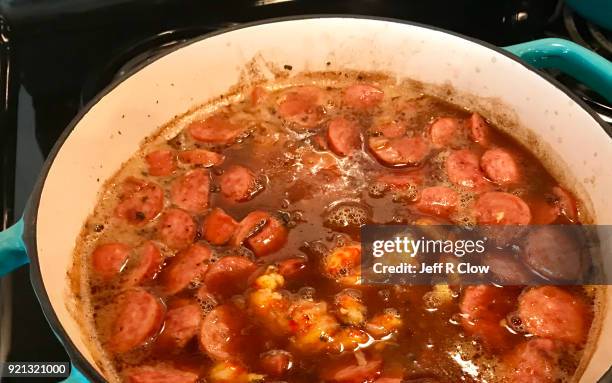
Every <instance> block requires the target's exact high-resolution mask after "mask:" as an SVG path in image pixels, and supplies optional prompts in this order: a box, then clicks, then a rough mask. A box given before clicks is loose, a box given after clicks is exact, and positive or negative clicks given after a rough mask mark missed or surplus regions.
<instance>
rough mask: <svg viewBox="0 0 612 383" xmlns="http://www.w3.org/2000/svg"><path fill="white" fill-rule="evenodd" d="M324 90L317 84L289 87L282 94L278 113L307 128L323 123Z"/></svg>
mask: <svg viewBox="0 0 612 383" xmlns="http://www.w3.org/2000/svg"><path fill="white" fill-rule="evenodd" d="M322 104H323V91H322V90H321V89H320V88H317V87H316V86H298V87H293V88H289V89H288V90H286V91H285V92H284V93H283V95H282V96H281V99H280V103H279V104H278V109H277V110H278V114H279V115H280V116H281V117H282V118H283V119H285V120H287V121H289V122H293V123H295V124H298V125H300V126H303V127H306V128H312V127H315V126H316V125H318V124H319V123H321V121H323V118H324V117H325V110H324V109H323V106H322Z"/></svg>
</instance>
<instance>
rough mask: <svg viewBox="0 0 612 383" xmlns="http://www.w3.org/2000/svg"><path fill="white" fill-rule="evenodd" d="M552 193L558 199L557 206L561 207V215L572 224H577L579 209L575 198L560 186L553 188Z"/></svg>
mask: <svg viewBox="0 0 612 383" xmlns="http://www.w3.org/2000/svg"><path fill="white" fill-rule="evenodd" d="M552 192H553V194H554V195H555V197H557V205H558V206H559V211H560V213H561V214H563V215H564V216H565V217H566V218H567V219H569V220H570V221H571V222H577V221H578V209H577V207H576V200H575V199H574V197H573V196H572V195H571V194H570V193H569V192H567V191H566V190H564V189H562V188H561V187H559V186H555V187H553V189H552Z"/></svg>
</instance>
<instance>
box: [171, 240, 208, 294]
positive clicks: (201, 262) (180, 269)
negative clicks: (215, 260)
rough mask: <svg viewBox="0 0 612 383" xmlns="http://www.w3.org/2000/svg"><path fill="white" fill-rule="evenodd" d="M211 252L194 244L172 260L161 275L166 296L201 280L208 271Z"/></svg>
mask: <svg viewBox="0 0 612 383" xmlns="http://www.w3.org/2000/svg"><path fill="white" fill-rule="evenodd" d="M211 257H212V252H211V251H210V249H209V248H208V247H206V246H203V245H199V244H194V245H191V246H190V247H189V248H187V249H186V250H183V251H181V252H180V253H179V254H178V255H176V256H175V257H174V258H172V259H171V260H170V261H169V263H168V265H167V266H166V267H165V268H164V270H163V271H162V274H161V283H162V285H163V286H164V292H165V293H166V294H176V293H178V292H179V291H181V290H183V289H184V288H186V287H187V286H188V285H189V283H190V282H192V281H194V280H196V279H198V278H201V277H202V276H203V275H204V274H205V273H206V270H208V261H209V260H210V258H211Z"/></svg>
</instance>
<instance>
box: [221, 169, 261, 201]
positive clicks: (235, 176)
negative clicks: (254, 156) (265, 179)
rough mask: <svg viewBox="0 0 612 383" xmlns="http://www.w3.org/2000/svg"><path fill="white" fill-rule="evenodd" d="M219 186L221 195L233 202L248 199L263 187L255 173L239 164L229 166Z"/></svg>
mask: <svg viewBox="0 0 612 383" xmlns="http://www.w3.org/2000/svg"><path fill="white" fill-rule="evenodd" d="M220 186H221V193H222V194H223V196H224V197H225V198H228V199H230V200H232V201H235V202H243V201H248V200H250V199H252V198H253V197H254V196H255V195H256V194H257V193H259V192H260V191H261V190H262V189H263V185H262V184H261V183H260V182H258V181H257V179H256V178H255V174H254V173H253V172H252V171H251V170H249V169H248V168H246V167H244V166H240V165H233V166H230V167H229V168H228V169H227V170H226V171H225V172H224V173H223V175H222V176H221V181H220Z"/></svg>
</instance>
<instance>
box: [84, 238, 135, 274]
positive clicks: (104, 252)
mask: <svg viewBox="0 0 612 383" xmlns="http://www.w3.org/2000/svg"><path fill="white" fill-rule="evenodd" d="M130 250H131V249H130V247H129V246H128V245H126V244H123V243H119V242H113V243H106V244H103V245H99V246H98V247H96V248H95V250H94V251H93V253H92V254H91V266H92V267H93V270H94V273H95V275H96V276H98V277H100V278H101V279H103V280H106V281H108V280H111V279H113V278H114V277H115V276H116V275H118V274H119V273H120V272H121V270H122V269H123V268H124V267H125V264H126V263H127V260H128V257H129V256H130Z"/></svg>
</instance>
